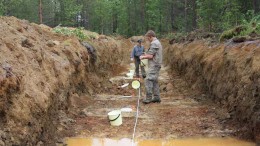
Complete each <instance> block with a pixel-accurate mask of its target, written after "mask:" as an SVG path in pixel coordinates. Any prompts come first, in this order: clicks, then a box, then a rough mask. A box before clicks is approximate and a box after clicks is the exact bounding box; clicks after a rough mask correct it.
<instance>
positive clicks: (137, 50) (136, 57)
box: [131, 40, 146, 78]
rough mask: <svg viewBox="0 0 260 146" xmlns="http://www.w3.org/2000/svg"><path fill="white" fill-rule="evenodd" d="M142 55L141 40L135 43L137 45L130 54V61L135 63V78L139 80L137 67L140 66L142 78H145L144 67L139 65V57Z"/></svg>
mask: <svg viewBox="0 0 260 146" xmlns="http://www.w3.org/2000/svg"><path fill="white" fill-rule="evenodd" d="M142 54H144V46H142V40H138V41H137V45H135V46H134V48H133V50H132V53H131V61H133V60H134V61H135V77H137V78H139V77H140V76H139V66H141V73H142V76H143V78H145V77H146V74H145V70H144V65H141V60H140V56H141V55H142Z"/></svg>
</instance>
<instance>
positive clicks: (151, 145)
mask: <svg viewBox="0 0 260 146" xmlns="http://www.w3.org/2000/svg"><path fill="white" fill-rule="evenodd" d="M67 145H68V146H132V141H131V139H128V138H123V139H120V140H113V139H107V138H105V139H98V138H92V139H85V138H71V139H68V140H67ZM134 146H256V144H254V143H252V142H246V141H241V140H237V139H234V138H198V139H175V140H169V141H163V140H137V141H135V143H134Z"/></svg>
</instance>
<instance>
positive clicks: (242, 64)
mask: <svg viewBox="0 0 260 146" xmlns="http://www.w3.org/2000/svg"><path fill="white" fill-rule="evenodd" d="M259 44H260V40H257V41H251V42H245V43H239V44H235V43H232V42H230V43H226V44H218V45H213V46H210V45H208V44H207V42H204V41H194V42H192V43H189V44H174V45H172V46H171V47H168V48H167V49H166V50H165V60H166V62H167V64H168V65H170V66H171V68H172V69H177V70H178V71H179V73H180V74H181V75H183V76H184V77H185V78H186V80H187V81H188V82H189V84H190V85H192V86H193V87H198V88H200V89H202V90H203V91H205V92H206V93H208V94H209V95H210V96H209V97H211V98H212V99H213V100H215V101H216V102H217V103H218V104H219V105H221V106H222V107H224V108H226V109H227V110H228V114H225V115H226V117H224V118H223V121H222V122H226V121H227V120H229V121H234V123H236V124H237V123H239V125H238V126H240V127H244V128H243V129H244V130H243V131H238V133H240V134H242V135H243V136H244V138H253V135H254V136H255V138H256V139H258V140H260V139H259V138H260V137H259V136H260V131H259V129H260V127H259V125H260V124H259V123H260V119H259V117H260V107H259V105H260V98H259V97H260V86H259V85H260V46H259ZM230 119H231V120H230Z"/></svg>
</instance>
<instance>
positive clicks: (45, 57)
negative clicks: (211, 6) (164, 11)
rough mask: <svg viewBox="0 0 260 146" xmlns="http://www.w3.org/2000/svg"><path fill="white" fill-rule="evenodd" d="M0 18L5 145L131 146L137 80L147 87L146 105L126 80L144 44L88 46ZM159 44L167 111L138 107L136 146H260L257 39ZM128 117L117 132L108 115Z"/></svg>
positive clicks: (100, 41) (115, 41)
mask: <svg viewBox="0 0 260 146" xmlns="http://www.w3.org/2000/svg"><path fill="white" fill-rule="evenodd" d="M0 19H1V21H0V31H1V32H2V33H3V37H1V39H0V47H1V49H0V55H1V58H0V66H1V67H2V68H1V69H0V73H1V74H0V75H1V76H0V85H1V88H0V117H1V119H0V126H1V127H0V145H3V146H5V145H6V146H15V145H17V146H20V145H21V146H22V145H29V146H30V145H31V146H34V145H37V146H45V145H46V146H52V145H53V146H57V145H58V146H63V145H68V146H74V145H76V146H80V145H87V146H110V145H113V146H116V145H131V144H133V143H131V142H132V141H131V140H132V135H133V127H134V123H135V115H136V113H137V99H138V97H139V94H138V93H139V92H138V90H135V89H133V88H132V87H131V83H132V81H133V80H139V81H140V83H141V88H140V90H141V99H143V98H144V97H145V94H144V93H145V89H144V80H143V79H133V78H129V77H128V76H127V73H129V71H130V70H133V69H134V64H133V62H131V61H130V59H129V56H130V52H131V49H132V47H133V46H134V45H135V43H134V42H135V41H136V40H137V39H139V37H137V36H135V37H132V38H130V39H125V38H120V37H118V38H116V37H108V36H103V35H102V36H97V38H95V39H91V40H88V41H86V42H85V43H82V42H80V41H79V40H78V39H77V38H75V37H68V36H63V35H58V34H55V33H54V32H52V30H51V28H49V27H47V26H43V25H36V24H31V23H29V22H27V21H25V20H19V19H16V18H13V17H1V18H0ZM161 41H162V44H163V47H164V64H163V67H162V69H161V72H160V77H159V83H160V92H161V99H162V102H161V103H152V104H148V105H143V104H142V103H141V105H140V107H139V109H138V110H139V112H140V114H139V117H138V124H137V129H136V133H135V139H134V140H135V143H134V145H135V146H152V145H156V146H157V145H158V146H173V145H174V146H175V145H177V146H184V145H190V144H193V145H194V146H195V145H198V146H203V144H204V145H206V144H209V145H210V144H211V145H212V144H220V145H221V144H223V143H224V144H225V145H229V146H233V145H234V146H254V145H256V144H255V143H254V142H257V143H259V140H260V133H259V132H260V131H259V129H260V127H259V126H260V122H259V121H260V119H259V117H260V115H259V113H260V108H259V105H260V101H259V99H260V98H259V90H260V89H259V85H260V78H259V76H260V74H259V73H260V69H259V64H260V52H259V50H260V48H259V47H260V46H259V44H260V42H259V40H258V41H252V42H245V43H240V44H232V43H226V44H224V43H223V44H208V42H205V41H194V42H189V43H183V44H173V45H170V44H168V40H163V39H162V40H161ZM144 45H145V47H146V48H147V47H148V46H149V44H148V43H147V42H146V43H144ZM91 47H93V48H91ZM126 83H129V84H130V85H129V86H126V87H124V88H122V85H124V84H126ZM122 108H128V109H131V111H130V112H122V118H123V119H122V120H123V124H122V125H121V126H117V127H115V126H111V125H110V123H109V121H108V116H107V113H108V112H110V111H112V110H120V109H122ZM186 140H187V141H186ZM252 141H253V142H252Z"/></svg>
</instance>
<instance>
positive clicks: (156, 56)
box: [140, 30, 162, 104]
mask: <svg viewBox="0 0 260 146" xmlns="http://www.w3.org/2000/svg"><path fill="white" fill-rule="evenodd" d="M145 37H146V38H147V40H148V41H149V42H151V44H150V48H149V49H148V50H147V52H146V54H145V55H142V56H140V59H141V60H142V59H148V72H147V77H146V80H145V88H146V98H145V99H144V100H143V103H144V104H148V103H152V102H159V103H160V102H161V98H160V88H159V83H158V77H159V71H160V69H161V65H162V45H161V43H160V41H159V40H158V39H157V38H156V35H155V33H154V31H152V30H149V31H148V32H147V33H146V35H145Z"/></svg>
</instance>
